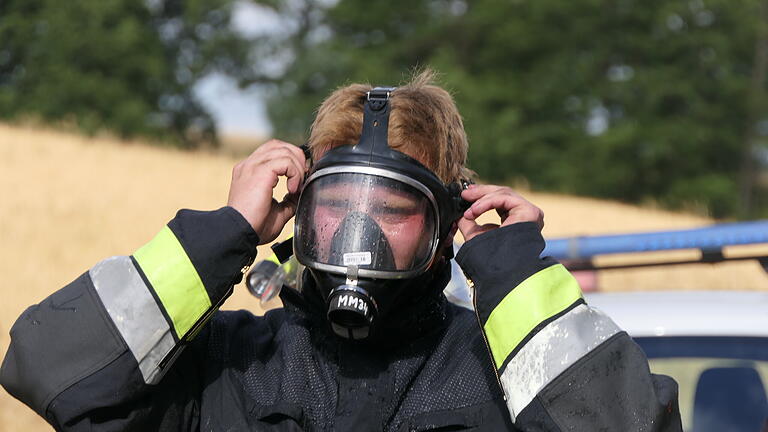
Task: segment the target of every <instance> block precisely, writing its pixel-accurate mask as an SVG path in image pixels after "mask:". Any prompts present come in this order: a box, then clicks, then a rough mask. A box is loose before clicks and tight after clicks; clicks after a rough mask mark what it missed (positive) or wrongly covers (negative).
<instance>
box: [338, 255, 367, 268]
mask: <svg viewBox="0 0 768 432" xmlns="http://www.w3.org/2000/svg"><path fill="white" fill-rule="evenodd" d="M370 263H371V253H370V252H350V253H345V254H344V265H345V266H348V265H369V264H370Z"/></svg>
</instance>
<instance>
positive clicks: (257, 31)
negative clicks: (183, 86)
mask: <svg viewBox="0 0 768 432" xmlns="http://www.w3.org/2000/svg"><path fill="white" fill-rule="evenodd" d="M232 25H233V27H234V28H235V30H236V31H238V32H240V33H242V34H243V35H245V36H251V37H253V36H259V35H264V34H272V33H274V32H279V31H281V30H282V29H283V28H284V27H285V26H286V25H289V24H288V23H285V22H282V21H281V19H280V17H279V16H278V15H277V14H276V13H274V12H273V11H271V10H270V9H268V8H265V7H263V6H259V5H257V4H253V3H250V2H247V1H245V0H243V1H239V2H237V3H235V10H234V16H233V20H232ZM195 93H196V94H197V96H198V97H199V98H200V100H201V101H202V103H203V105H205V107H206V108H207V109H208V110H209V111H210V113H211V115H213V118H214V119H215V120H216V125H217V127H218V129H219V132H220V133H221V134H222V135H236V136H254V137H267V136H269V135H270V134H271V133H272V127H271V125H270V124H269V119H268V118H267V112H266V106H265V104H264V100H265V96H264V93H263V91H260V90H259V89H257V88H249V89H240V88H238V86H237V85H236V84H235V82H234V81H233V80H231V79H229V78H228V77H226V76H225V75H221V74H213V75H210V76H208V77H206V78H204V79H203V80H201V81H200V82H199V83H198V85H197V87H196V89H195Z"/></svg>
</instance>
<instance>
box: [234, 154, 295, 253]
mask: <svg viewBox="0 0 768 432" xmlns="http://www.w3.org/2000/svg"><path fill="white" fill-rule="evenodd" d="M305 172H306V159H305V158H304V153H303V152H302V151H301V149H300V148H299V147H297V146H295V145H293V144H289V143H287V142H283V141H280V140H276V139H273V140H269V141H267V142H266V143H264V144H262V145H261V146H259V148H257V149H256V151H254V152H253V153H251V155H250V156H248V158H247V159H245V160H244V161H242V162H240V163H238V164H237V165H235V167H234V168H233V169H232V184H231V185H230V186H229V200H228V202H227V205H229V206H231V207H233V208H234V209H235V210H237V211H239V212H240V214H242V215H243V217H244V218H245V219H246V220H247V221H248V223H249V224H251V226H252V227H253V229H254V231H256V234H258V236H259V244H265V243H269V242H272V241H273V240H275V239H276V238H277V236H278V235H279V234H280V231H282V229H283V227H284V226H285V224H286V222H288V220H289V219H290V218H291V217H293V215H294V213H295V212H296V204H297V200H298V196H299V192H300V191H301V186H302V182H303V181H304V173H305ZM279 177H286V178H287V179H288V182H287V183H288V194H287V195H286V196H285V197H283V200H282V201H281V202H277V200H275V199H274V198H272V190H273V189H274V188H275V186H277V183H278V178H279Z"/></svg>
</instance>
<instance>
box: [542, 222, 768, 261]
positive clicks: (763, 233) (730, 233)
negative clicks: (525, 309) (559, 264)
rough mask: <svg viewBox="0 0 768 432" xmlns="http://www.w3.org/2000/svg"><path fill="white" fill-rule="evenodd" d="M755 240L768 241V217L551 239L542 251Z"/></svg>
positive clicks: (556, 253)
mask: <svg viewBox="0 0 768 432" xmlns="http://www.w3.org/2000/svg"><path fill="white" fill-rule="evenodd" d="M754 243H768V220H762V221H754V222H735V223H724V224H718V225H713V226H710V227H706V228H696V229H690V230H680V231H658V232H649V233H640V234H618V235H602V236H583V237H565V238H557V239H549V240H547V246H546V248H544V252H542V254H541V255H542V256H547V255H549V256H552V257H555V258H557V259H588V258H591V257H593V256H595V255H606V254H617V253H632V252H651V251H664V250H675V249H701V250H704V251H710V250H711V251H716V250H719V249H721V248H722V247H724V246H730V245H744V244H754Z"/></svg>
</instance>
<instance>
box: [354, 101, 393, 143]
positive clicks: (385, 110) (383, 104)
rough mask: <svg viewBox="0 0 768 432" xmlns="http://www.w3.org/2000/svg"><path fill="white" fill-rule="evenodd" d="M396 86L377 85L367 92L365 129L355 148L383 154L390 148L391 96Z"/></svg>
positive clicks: (364, 118) (364, 109)
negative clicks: (388, 136) (388, 135)
mask: <svg viewBox="0 0 768 432" xmlns="http://www.w3.org/2000/svg"><path fill="white" fill-rule="evenodd" d="M394 90H395V88H394V87H376V88H374V89H373V90H371V91H369V92H368V93H366V99H365V105H364V107H363V130H362V133H361V134H360V141H359V142H358V143H357V145H356V146H355V148H357V149H358V150H359V151H363V152H366V153H369V154H374V153H378V154H383V153H385V152H386V151H387V150H389V144H388V142H387V130H388V129H389V110H390V104H389V96H390V94H391V93H392V92H393V91H394Z"/></svg>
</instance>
